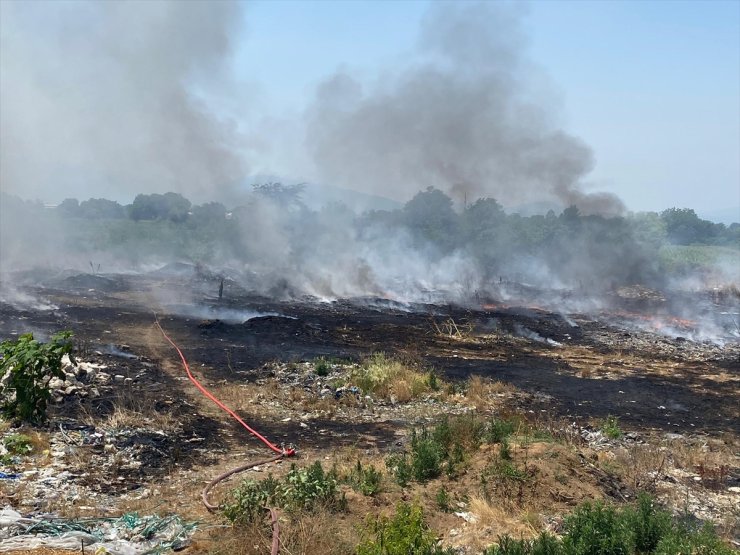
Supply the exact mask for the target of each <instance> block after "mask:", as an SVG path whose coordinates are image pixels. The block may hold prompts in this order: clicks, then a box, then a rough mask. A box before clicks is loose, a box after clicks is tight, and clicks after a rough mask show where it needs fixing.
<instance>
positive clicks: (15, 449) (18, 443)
mask: <svg viewBox="0 0 740 555" xmlns="http://www.w3.org/2000/svg"><path fill="white" fill-rule="evenodd" d="M3 446H4V447H5V449H7V451H8V453H9V454H10V455H28V454H29V453H30V452H31V451H33V445H32V443H31V438H30V437H28V436H27V435H26V434H10V435H9V436H5V437H4V438H3Z"/></svg>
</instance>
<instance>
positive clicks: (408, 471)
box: [386, 416, 483, 487]
mask: <svg viewBox="0 0 740 555" xmlns="http://www.w3.org/2000/svg"><path fill="white" fill-rule="evenodd" d="M482 430H483V425H482V423H481V422H480V421H479V420H477V419H476V418H475V417H473V416H461V417H457V418H454V419H448V418H444V419H442V420H441V421H440V422H439V423H437V425H436V426H435V427H434V428H432V429H428V428H421V429H420V430H416V429H414V430H412V432H411V452H410V453H409V454H408V455H406V454H403V455H391V456H390V457H388V459H386V466H387V467H388V468H389V469H390V470H391V471H392V472H393V474H394V476H395V478H396V481H397V482H398V484H399V485H401V486H402V487H403V486H406V485H407V484H408V483H409V482H410V481H411V480H412V479H413V480H416V481H417V482H421V483H424V482H428V481H429V480H432V479H434V478H437V477H439V476H440V475H441V474H442V472H443V471H444V472H445V473H446V474H447V475H448V476H455V475H456V474H457V472H458V467H459V465H460V464H461V463H462V462H463V461H464V459H465V448H466V447H468V448H476V447H477V446H478V445H479V444H480V438H481V435H482Z"/></svg>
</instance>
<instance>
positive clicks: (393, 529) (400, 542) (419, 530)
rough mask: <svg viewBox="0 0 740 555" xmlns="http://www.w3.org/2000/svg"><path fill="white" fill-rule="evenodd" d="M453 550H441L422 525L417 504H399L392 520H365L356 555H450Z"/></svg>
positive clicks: (429, 531) (429, 532)
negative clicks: (361, 538) (365, 523)
mask: <svg viewBox="0 0 740 555" xmlns="http://www.w3.org/2000/svg"><path fill="white" fill-rule="evenodd" d="M453 554H454V551H453V550H452V549H442V548H441V547H439V546H438V545H437V538H436V537H435V535H434V534H433V533H432V531H431V530H430V529H429V527H428V526H427V525H426V523H425V522H424V511H423V510H422V508H421V507H420V506H419V505H407V504H406V503H400V504H399V505H397V506H396V514H395V515H394V516H393V517H391V518H386V517H382V518H375V519H373V520H370V521H368V523H367V525H366V527H365V530H364V531H363V540H362V541H361V543H360V545H359V546H357V555H453Z"/></svg>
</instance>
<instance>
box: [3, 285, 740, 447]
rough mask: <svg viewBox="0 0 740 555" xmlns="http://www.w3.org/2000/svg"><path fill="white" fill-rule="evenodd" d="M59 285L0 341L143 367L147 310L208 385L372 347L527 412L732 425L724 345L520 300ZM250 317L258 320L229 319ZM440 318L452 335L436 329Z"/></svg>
mask: <svg viewBox="0 0 740 555" xmlns="http://www.w3.org/2000/svg"><path fill="white" fill-rule="evenodd" d="M63 285H64V286H66V287H68V289H67V290H66V291H63V290H60V289H53V288H35V289H33V290H31V291H30V293H32V294H33V295H34V296H35V297H36V298H39V299H43V300H44V302H46V303H49V304H51V305H54V306H56V307H58V308H56V309H55V310H44V311H42V310H33V309H31V308H26V309H25V310H24V309H22V308H17V307H12V306H10V305H8V304H3V305H0V336H2V337H12V334H15V333H21V332H23V331H28V330H30V331H36V332H37V333H39V332H41V333H42V335H43V334H44V333H46V334H49V333H52V332H54V331H57V330H61V329H72V330H74V332H75V336H76V338H77V341H78V343H79V344H80V345H81V346H82V347H84V348H86V349H89V350H92V351H99V352H101V351H102V353H101V354H103V355H104V354H105V353H106V349H109V348H110V347H113V346H116V345H126V346H128V349H129V350H130V352H132V353H135V354H136V355H137V356H143V357H148V358H150V359H152V360H153V361H154V362H155V363H158V362H161V359H167V360H171V361H176V354H175V353H174V351H172V350H171V348H169V346H168V345H166V344H165V343H164V340H163V338H161V336H158V332H157V333H155V331H156V329H155V328H154V326H153V322H154V318H155V312H157V313H158V316H159V319H160V321H161V323H162V325H163V327H164V328H165V329H166V330H167V331H168V333H169V334H170V335H171V336H172V338H173V339H174V340H175V341H176V342H177V343H178V344H179V345H180V346H181V348H182V349H183V351H184V353H185V356H186V357H187V358H188V360H189V361H190V363H191V365H192V366H193V367H196V368H197V367H201V366H203V367H204V368H206V369H207V377H208V378H210V379H213V380H230V381H233V380H238V381H245V382H249V381H254V380H255V379H257V378H259V377H260V376H261V375H262V374H261V372H262V370H261V369H262V367H263V366H264V365H265V364H266V363H269V362H274V361H283V362H290V361H306V360H313V359H315V358H317V357H322V356H323V357H333V358H341V359H347V360H359V359H361V358H362V357H364V356H366V355H368V354H371V353H373V352H378V351H384V352H387V353H393V354H400V353H402V354H405V355H408V356H413V357H417V358H420V359H422V360H424V361H425V362H427V363H428V364H430V365H432V366H433V367H434V368H435V369H436V371H437V372H439V373H440V374H441V375H442V376H444V377H446V378H448V379H449V380H452V381H456V380H465V379H467V378H469V377H470V376H472V375H480V376H482V377H486V378H491V379H494V380H497V381H501V382H504V383H508V384H511V385H513V386H515V387H517V388H520V389H522V390H524V391H527V392H531V393H536V394H539V395H535V396H534V397H533V399H532V403H533V406H532V407H530V408H531V409H532V410H539V409H544V408H547V409H548V410H550V411H553V412H554V413H555V414H557V415H558V416H563V417H567V418H569V419H575V420H583V419H594V418H597V419H598V418H604V417H606V416H607V415H618V416H619V417H620V418H621V419H622V421H623V422H624V423H625V424H626V425H628V426H629V427H631V428H635V429H644V430H662V431H668V432H679V433H683V432H699V431H700V432H703V433H708V434H721V433H725V432H732V433H733V434H737V433H738V432H740V419H739V418H738V416H739V414H738V406H740V403H739V401H740V391H739V388H738V383H739V382H740V358H739V357H740V343H739V342H737V341H735V342H734V343H733V342H730V343H727V344H725V345H724V346H722V347H720V346H717V345H714V344H712V343H709V342H704V343H702V342H693V341H688V340H686V339H683V338H681V337H679V338H677V339H671V338H669V337H667V336H663V335H661V334H658V333H653V332H650V331H640V330H639V329H636V328H628V327H626V326H625V325H624V324H621V325H619V324H616V323H613V322H612V323H610V322H608V321H604V320H603V319H599V320H596V319H594V318H593V317H587V316H583V315H571V316H569V317H564V316H562V315H559V314H556V313H552V312H548V311H545V310H542V309H534V308H526V307H505V308H494V309H482V308H481V309H475V308H461V307H455V306H440V305H402V304H400V303H395V302H391V301H385V300H383V299H354V300H345V301H336V302H320V301H316V300H312V299H306V300H301V301H295V300H287V301H274V300H270V299H266V298H263V297H259V296H256V295H249V294H246V293H244V292H241V291H238V290H237V291H236V292H234V291H228V292H227V298H226V299H224V300H223V302H218V300H217V299H213V298H209V297H208V296H206V295H204V294H203V293H202V291H200V289H201V288H200V284H199V283H196V282H192V281H190V280H187V279H175V278H172V277H170V278H169V279H164V278H162V277H159V276H157V277H156V278H152V277H141V276H128V277H125V276H115V277H112V278H102V277H100V276H86V277H85V279H82V277H76V278H74V279H73V278H67V279H66V280H64V282H63ZM95 286H98V289H95ZM235 293H236V294H235ZM150 299H160V300H159V301H152V300H150ZM161 299H167V301H169V302H163V301H162V300H161ZM254 313H261V314H265V315H263V316H257V317H253V318H251V319H249V320H247V321H244V322H242V321H239V320H240V319H241V318H243V317H246V316H251V315H253V314H254ZM222 315H225V316H226V317H227V318H226V319H222V318H219V316H222ZM448 322H454V323H455V324H454V325H455V329H453V328H449V329H448V328H445V324H446V323H448ZM445 329H448V331H449V333H445V332H444V330H445ZM440 331H441V333H440ZM626 353H628V357H627V358H629V360H624V359H625V354H626ZM108 356H109V357H110V356H112V355H108ZM120 362H121V360H120V359H119V363H120ZM587 367H588V368H587ZM158 380H159V381H160V383H161V385H160V386H159V387H161V388H162V389H163V390H167V391H170V392H171V391H173V390H176V389H177V388H181V387H183V384H182V383H179V382H178V383H174V382H172V378H171V377H167V376H160V377H159V378H158ZM538 399H539V401H538ZM538 403H540V404H543V406H542V407H540V406H536V405H537V404H538ZM545 405H546V407H545ZM276 432H277V430H276ZM287 436H288V440H289V441H292V440H293V439H295V438H291V437H290V434H289V433H287Z"/></svg>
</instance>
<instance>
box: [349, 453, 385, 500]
mask: <svg viewBox="0 0 740 555" xmlns="http://www.w3.org/2000/svg"><path fill="white" fill-rule="evenodd" d="M348 481H349V483H350V485H351V486H352V489H354V490H355V491H359V492H360V493H362V495H367V496H373V495H375V494H376V493H378V492H380V484H381V481H382V476H381V474H380V472H378V471H377V470H376V469H375V467H374V466H373V465H370V466H362V463H361V462H360V461H359V460H358V461H357V464H356V465H355V467H354V468H353V469H352V472H350V475H349V478H348Z"/></svg>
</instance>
